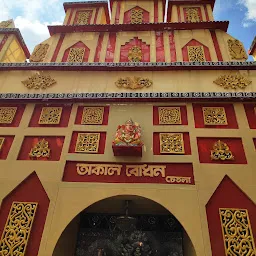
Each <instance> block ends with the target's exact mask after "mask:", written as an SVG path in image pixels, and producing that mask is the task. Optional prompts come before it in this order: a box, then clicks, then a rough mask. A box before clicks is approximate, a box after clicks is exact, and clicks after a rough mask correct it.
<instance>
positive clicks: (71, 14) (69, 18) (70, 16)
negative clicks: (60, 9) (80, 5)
mask: <svg viewBox="0 0 256 256" xmlns="http://www.w3.org/2000/svg"><path fill="white" fill-rule="evenodd" d="M73 12H74V9H73V8H72V9H71V12H70V14H69V17H68V23H67V25H70V22H71V18H72V16H73Z"/></svg>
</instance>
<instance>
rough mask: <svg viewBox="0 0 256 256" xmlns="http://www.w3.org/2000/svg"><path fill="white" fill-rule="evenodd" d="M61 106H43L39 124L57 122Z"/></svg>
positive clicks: (58, 121)
mask: <svg viewBox="0 0 256 256" xmlns="http://www.w3.org/2000/svg"><path fill="white" fill-rule="evenodd" d="M61 112H62V108H61V107H43V108H42V112H41V115H40V118H39V124H59V123H60V118H61Z"/></svg>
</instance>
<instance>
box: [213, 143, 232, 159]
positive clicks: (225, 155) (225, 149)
mask: <svg viewBox="0 0 256 256" xmlns="http://www.w3.org/2000/svg"><path fill="white" fill-rule="evenodd" d="M211 160H222V161H224V160H234V156H233V154H232V151H231V150H229V146H228V145H227V144H226V143H225V142H223V141H221V140H218V141H216V142H215V143H214V145H213V149H212V150H211Z"/></svg>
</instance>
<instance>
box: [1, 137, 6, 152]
mask: <svg viewBox="0 0 256 256" xmlns="http://www.w3.org/2000/svg"><path fill="white" fill-rule="evenodd" d="M4 141H5V138H4V137H0V152H1V150H2V147H3V145H4Z"/></svg>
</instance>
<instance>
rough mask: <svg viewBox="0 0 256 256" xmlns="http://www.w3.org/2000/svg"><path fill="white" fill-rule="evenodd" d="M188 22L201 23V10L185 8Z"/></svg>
mask: <svg viewBox="0 0 256 256" xmlns="http://www.w3.org/2000/svg"><path fill="white" fill-rule="evenodd" d="M185 14H186V15H185V16H186V21H188V22H199V21H201V19H200V15H199V8H185Z"/></svg>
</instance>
